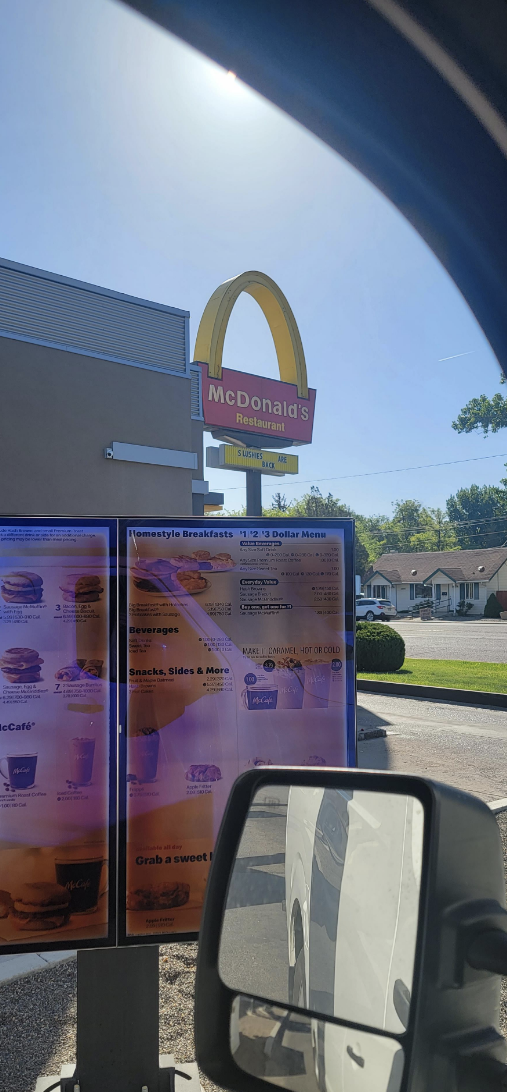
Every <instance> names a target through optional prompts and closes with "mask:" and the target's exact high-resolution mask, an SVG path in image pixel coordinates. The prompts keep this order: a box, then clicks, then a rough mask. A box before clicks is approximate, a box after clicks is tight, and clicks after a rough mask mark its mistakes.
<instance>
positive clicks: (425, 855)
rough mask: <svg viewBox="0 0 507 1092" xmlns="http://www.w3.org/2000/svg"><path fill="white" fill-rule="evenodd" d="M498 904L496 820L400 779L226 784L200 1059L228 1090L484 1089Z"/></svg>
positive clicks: (203, 939) (295, 777) (200, 984)
mask: <svg viewBox="0 0 507 1092" xmlns="http://www.w3.org/2000/svg"><path fill="white" fill-rule="evenodd" d="M506 972H507V912H506V910H505V884H504V870H503V859H502V847H501V841H500V835H499V831H498V827H497V824H496V820H495V818H494V816H493V815H492V813H491V811H490V810H489V808H488V807H487V806H486V805H485V804H483V803H482V801H480V800H478V799H476V798H475V797H473V796H469V795H468V794H466V793H463V792H459V791H457V790H455V789H451V788H448V787H447V786H445V785H440V784H437V783H435V782H431V781H429V780H426V779H424V778H418V777H408V776H405V775H402V774H383V773H365V772H362V771H352V770H329V769H318V770H308V769H305V770H302V769H290V768H287V767H285V768H280V769H277V768H274V767H269V768H264V769H256V770H252V771H249V772H248V773H246V774H243V775H242V776H241V777H240V778H238V780H237V781H236V783H235V785H234V786H233V789H232V793H231V796H230V798H229V802H228V805H227V809H226V812H225V815H224V819H223V822H222V827H221V830H220V834H219V838H218V841H217V845H216V849H215V854H214V859H213V865H212V869H211V873H210V878H209V884H208V892H207V897H206V903H205V907H204V914H203V919H202V924H201V933H200V944H199V958H198V966H197V980H196V1001H195V1037H196V1051H197V1060H198V1062H199V1065H200V1066H201V1068H202V1070H203V1071H204V1073H206V1074H207V1076H208V1077H210V1078H211V1079H212V1080H213V1081H214V1082H215V1083H216V1084H218V1085H221V1086H223V1087H225V1088H229V1089H232V1090H233V1092H236V1090H237V1092H261V1090H262V1089H266V1087H267V1086H269V1085H271V1086H272V1085H273V1084H275V1085H277V1086H278V1087H280V1088H286V1089H289V1090H291V1092H465V1090H466V1092H488V1090H491V1092H493V1090H496V1092H498V1090H500V1089H501V1088H504V1087H507V1084H505V1085H504V1083H503V1081H504V1080H506V1079H507V1078H506V1074H507V1067H506V1066H505V1059H506V1047H505V1040H504V1039H503V1037H502V1036H501V1034H500V1031H499V1026H498V1025H499V1014H500V979H499V974H500V973H506Z"/></svg>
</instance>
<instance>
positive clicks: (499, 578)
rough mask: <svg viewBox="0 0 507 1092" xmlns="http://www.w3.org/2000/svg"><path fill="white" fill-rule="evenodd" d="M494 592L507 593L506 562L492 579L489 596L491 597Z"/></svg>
mask: <svg viewBox="0 0 507 1092" xmlns="http://www.w3.org/2000/svg"><path fill="white" fill-rule="evenodd" d="M492 591H507V562H504V564H503V565H502V566H501V567H500V568H499V570H498V572H497V573H495V575H494V576H493V577H492V578H491V580H490V582H489V586H488V595H490V594H491V592H492Z"/></svg>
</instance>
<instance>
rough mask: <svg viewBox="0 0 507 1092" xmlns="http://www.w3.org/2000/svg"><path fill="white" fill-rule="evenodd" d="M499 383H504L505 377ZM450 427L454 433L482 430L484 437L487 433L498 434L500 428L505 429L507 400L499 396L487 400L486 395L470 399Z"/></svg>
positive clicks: (495, 395)
mask: <svg viewBox="0 0 507 1092" xmlns="http://www.w3.org/2000/svg"><path fill="white" fill-rule="evenodd" d="M500 382H501V383H505V376H502V378H501V380H500ZM452 427H453V429H455V430H456V432H474V431H475V430H476V429H480V428H482V431H483V433H484V435H485V436H487V434H488V432H489V431H491V432H499V431H500V429H501V428H507V398H503V396H502V395H501V394H494V395H493V398H488V396H487V395H486V394H481V395H479V397H478V398H472V399H471V400H470V402H467V404H466V406H463V409H462V410H461V411H460V413H459V414H458V417H457V420H456V421H453V422H452Z"/></svg>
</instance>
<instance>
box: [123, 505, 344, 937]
mask: <svg viewBox="0 0 507 1092" xmlns="http://www.w3.org/2000/svg"><path fill="white" fill-rule="evenodd" d="M352 539H353V524H352V521H350V520H348V521H347V520H330V521H323V520H303V521H299V522H298V521H297V520H293V519H290V520H289V519H280V520H276V519H265V520H253V521H251V522H250V521H248V522H247V521H245V520H227V519H225V518H224V519H222V518H219V519H215V520H211V519H206V520H204V521H202V523H200V522H199V521H195V520H194V521H192V522H190V521H189V522H187V523H185V521H184V520H171V521H169V520H168V521H153V522H151V523H148V522H143V521H140V522H139V521H138V522H135V523H134V522H126V521H122V526H121V534H120V540H121V541H122V543H123V545H122V547H121V551H122V564H123V565H124V567H125V575H126V586H127V613H126V627H125V628H126V633H125V646H126V679H125V682H126V687H125V690H126V729H127V732H126V737H127V738H126V758H125V763H126V764H125V782H126V800H125V820H126V824H125V829H126V847H125V866H126V867H125V876H124V879H125V896H126V921H125V923H124V925H125V938H124V939H125V940H127V942H128V941H129V940H130V941H131V942H132V943H139V942H140V940H142V938H146V939H149V940H150V941H151V942H153V940H154V939H163V938H164V937H166V936H167V935H168V934H171V933H173V934H192V933H195V932H196V931H197V929H198V927H199V920H200V914H201V908H202V903H203V897H204V890H205V886H206V878H207V874H208V870H209V865H210V860H211V856H212V852H213V845H214V840H215V837H216V834H217V830H218V826H219V823H220V820H221V817H222V813H223V810H224V807H225V803H226V800H227V797H228V794H229V790H230V788H231V785H232V783H233V781H234V779H235V778H236V777H237V775H238V773H240V772H241V771H243V770H247V769H250V768H251V767H252V766H256V765H265V764H282V765H298V766H301V765H308V766H316V765H329V766H336V765H340V766H343V765H347V764H352V763H354V761H355V752H354V738H355V736H354V680H353V636H352V630H353V562H352V552H353V547H352Z"/></svg>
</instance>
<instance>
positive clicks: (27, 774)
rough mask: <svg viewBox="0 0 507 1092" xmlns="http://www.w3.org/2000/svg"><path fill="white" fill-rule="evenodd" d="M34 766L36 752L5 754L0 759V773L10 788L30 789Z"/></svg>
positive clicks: (32, 781) (33, 776)
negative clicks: (29, 753) (30, 753)
mask: <svg viewBox="0 0 507 1092" xmlns="http://www.w3.org/2000/svg"><path fill="white" fill-rule="evenodd" d="M4 764H5V765H4ZM36 767H37V755H36V754H35V755H34V754H32V755H5V756H4V758H2V759H0V774H1V775H2V777H3V778H5V780H6V781H8V783H9V786H10V788H11V789H31V787H32V785H33V784H34V782H35V770H36ZM5 771H7V772H5Z"/></svg>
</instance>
